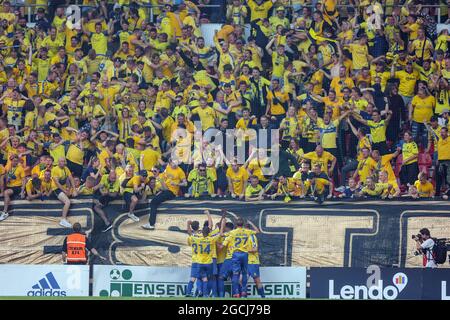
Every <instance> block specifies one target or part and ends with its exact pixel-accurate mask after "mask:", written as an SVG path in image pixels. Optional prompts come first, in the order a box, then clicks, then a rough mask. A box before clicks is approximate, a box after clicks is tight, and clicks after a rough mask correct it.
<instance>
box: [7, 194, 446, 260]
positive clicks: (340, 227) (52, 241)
mask: <svg viewBox="0 0 450 320" xmlns="http://www.w3.org/2000/svg"><path fill="white" fill-rule="evenodd" d="M72 202H73V204H72V206H71V209H70V212H69V218H68V220H69V221H70V222H71V223H74V222H80V223H81V225H82V226H83V229H84V230H85V231H86V233H87V234H88V235H89V237H90V239H91V241H92V243H93V245H94V246H95V247H96V248H97V250H99V251H100V253H101V254H102V255H104V256H106V257H108V262H104V261H101V260H97V259H94V260H92V261H91V263H110V264H125V265H155V266H188V265H190V262H191V260H190V252H191V250H190V248H189V247H188V246H187V244H186V238H187V233H186V230H185V229H186V221H187V220H189V219H190V220H198V221H200V222H201V223H203V221H204V220H205V219H206V216H205V215H204V213H203V211H204V210H205V209H209V210H210V211H211V214H212V216H213V220H214V222H215V223H216V222H218V221H219V219H220V215H221V212H220V210H221V209H222V208H225V209H227V210H228V212H229V214H230V217H233V216H234V217H236V216H242V217H244V218H245V219H248V220H250V221H251V222H253V223H254V224H255V225H256V226H258V227H259V228H260V229H261V233H260V234H259V235H258V239H259V246H260V256H261V264H262V265H263V266H309V267H364V268H365V267H367V266H369V265H373V264H375V265H379V266H382V267H421V266H422V258H421V256H415V255H414V254H413V253H414V251H415V245H414V241H413V240H412V239H411V235H412V234H417V233H418V231H419V230H420V229H421V228H423V227H427V228H429V229H430V230H431V233H432V236H433V237H437V238H450V204H449V203H448V202H442V201H404V202H403V201H366V202H338V201H329V202H325V203H324V204H322V205H318V204H316V203H313V202H310V201H294V202H290V203H288V204H286V203H284V202H279V201H264V202H261V203H245V202H242V201H236V200H217V201H210V200H205V201H202V200H195V201H193V200H173V201H169V202H167V203H164V204H162V205H161V207H160V209H159V210H158V217H157V224H156V230H155V231H147V230H144V229H142V228H141V227H140V226H141V225H143V224H145V223H147V222H148V215H149V207H148V204H147V203H143V204H140V205H139V207H138V209H137V212H136V215H137V216H139V217H140V221H139V222H133V221H132V220H130V219H128V217H127V210H126V208H125V207H124V204H123V201H120V200H119V201H114V202H112V203H111V204H110V205H109V206H108V207H106V208H105V209H104V210H105V212H106V213H107V215H108V217H109V218H110V220H111V221H112V222H113V224H114V227H113V228H112V229H111V230H109V231H108V232H106V233H102V232H101V230H102V229H103V228H104V225H103V222H102V221H101V219H100V218H99V217H98V216H97V215H96V214H95V213H94V211H93V209H92V208H93V205H92V200H91V199H75V200H72ZM61 208H62V205H61V204H60V203H59V201H56V200H50V201H46V202H41V201H35V202H29V201H15V202H13V207H12V213H11V215H10V217H9V218H8V219H6V220H4V221H2V222H0V263H19V264H20V263H25V264H40V263H61V262H62V260H61V255H60V252H61V246H62V243H63V240H64V237H65V236H66V235H67V234H68V233H69V232H70V229H65V228H62V227H60V226H59V224H58V222H59V220H60V215H61ZM447 266H449V265H448V264H446V265H445V267H447Z"/></svg>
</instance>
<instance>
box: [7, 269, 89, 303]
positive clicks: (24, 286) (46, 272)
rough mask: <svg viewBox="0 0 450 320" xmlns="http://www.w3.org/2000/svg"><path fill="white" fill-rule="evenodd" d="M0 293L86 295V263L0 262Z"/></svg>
mask: <svg viewBox="0 0 450 320" xmlns="http://www.w3.org/2000/svg"><path fill="white" fill-rule="evenodd" d="M0 296H19V297H20V296H29V297H65V296H77V297H81V296H89V266H84V265H70V266H69V265H14V264H8V265H0Z"/></svg>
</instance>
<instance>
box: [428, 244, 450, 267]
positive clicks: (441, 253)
mask: <svg viewBox="0 0 450 320" xmlns="http://www.w3.org/2000/svg"><path fill="white" fill-rule="evenodd" d="M433 241H434V246H433V249H432V250H433V251H432V252H433V259H434V262H435V263H437V264H444V263H445V261H446V259H447V245H446V243H445V241H443V240H442V239H434V238H433Z"/></svg>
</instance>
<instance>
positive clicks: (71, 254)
mask: <svg viewBox="0 0 450 320" xmlns="http://www.w3.org/2000/svg"><path fill="white" fill-rule="evenodd" d="M85 261H87V257H86V236H85V235H84V234H80V233H73V234H71V235H69V236H67V262H85Z"/></svg>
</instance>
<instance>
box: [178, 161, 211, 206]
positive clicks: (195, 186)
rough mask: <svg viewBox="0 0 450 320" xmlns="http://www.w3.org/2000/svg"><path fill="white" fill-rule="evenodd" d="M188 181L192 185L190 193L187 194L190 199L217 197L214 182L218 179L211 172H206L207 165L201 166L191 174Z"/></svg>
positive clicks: (202, 164)
mask: <svg viewBox="0 0 450 320" xmlns="http://www.w3.org/2000/svg"><path fill="white" fill-rule="evenodd" d="M187 180H188V182H190V183H191V187H190V188H189V192H188V194H187V196H188V197H191V196H193V197H194V198H198V197H199V196H211V197H215V193H214V182H215V181H216V177H215V176H214V175H213V174H212V173H211V171H207V170H206V164H204V163H201V164H199V165H198V167H197V168H196V169H194V170H192V171H191V172H190V173H189V175H188V179H187ZM185 196H186V195H185Z"/></svg>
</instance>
